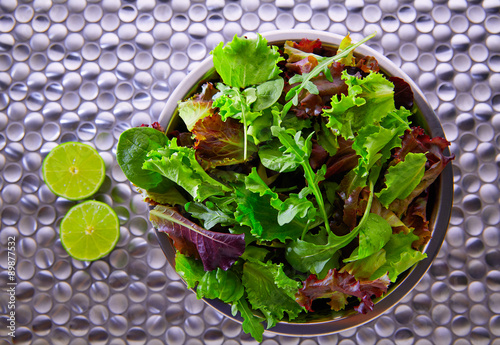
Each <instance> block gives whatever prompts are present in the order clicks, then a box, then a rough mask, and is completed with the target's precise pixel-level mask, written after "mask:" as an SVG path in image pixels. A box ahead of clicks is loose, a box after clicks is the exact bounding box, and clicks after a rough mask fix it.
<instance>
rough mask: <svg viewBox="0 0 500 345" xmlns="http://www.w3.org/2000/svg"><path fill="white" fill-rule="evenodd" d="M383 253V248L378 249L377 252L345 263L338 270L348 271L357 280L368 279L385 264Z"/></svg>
mask: <svg viewBox="0 0 500 345" xmlns="http://www.w3.org/2000/svg"><path fill="white" fill-rule="evenodd" d="M385 255H386V252H385V249H380V250H379V251H378V252H376V253H374V254H372V255H370V256H368V257H366V258H363V259H358V260H356V261H352V262H349V263H347V264H346V265H344V267H342V269H341V270H340V271H339V272H348V273H349V274H352V275H353V276H354V277H355V278H356V279H357V280H369V279H370V277H371V276H372V275H373V274H374V273H375V272H376V271H377V270H378V269H379V268H380V267H382V265H384V264H385V262H386V258H385Z"/></svg>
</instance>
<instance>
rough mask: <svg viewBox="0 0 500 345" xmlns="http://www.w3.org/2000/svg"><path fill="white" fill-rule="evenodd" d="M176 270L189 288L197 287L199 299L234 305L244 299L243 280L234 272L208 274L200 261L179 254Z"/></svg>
mask: <svg viewBox="0 0 500 345" xmlns="http://www.w3.org/2000/svg"><path fill="white" fill-rule="evenodd" d="M175 270H176V271H177V273H179V275H180V276H181V277H182V279H184V281H185V282H186V284H187V286H188V288H194V287H196V296H197V297H198V298H199V299H201V298H204V297H205V298H210V299H215V298H218V299H220V300H221V301H223V302H225V303H232V302H235V301H238V300H239V299H241V298H242V297H243V293H244V289H243V285H242V284H241V279H240V278H238V276H237V275H236V273H234V272H233V271H232V270H227V271H224V270H222V269H220V268H217V269H216V270H213V271H208V272H206V271H204V269H203V265H202V264H201V262H200V261H199V260H196V259H194V258H191V257H188V256H186V255H183V254H180V253H179V252H177V253H176V255H175Z"/></svg>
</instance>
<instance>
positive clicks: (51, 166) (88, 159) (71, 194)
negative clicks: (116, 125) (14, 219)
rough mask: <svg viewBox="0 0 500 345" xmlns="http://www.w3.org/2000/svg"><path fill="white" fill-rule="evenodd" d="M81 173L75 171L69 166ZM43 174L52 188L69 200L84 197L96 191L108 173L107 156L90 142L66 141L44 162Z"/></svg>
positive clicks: (58, 194)
mask: <svg viewBox="0 0 500 345" xmlns="http://www.w3.org/2000/svg"><path fill="white" fill-rule="evenodd" d="M72 164H73V165H75V166H78V168H79V171H80V173H79V174H78V175H74V174H71V173H70V172H69V167H70V166H71V165H72ZM42 176H43V179H44V181H45V183H46V185H47V187H49V189H50V190H51V191H52V193H54V194H55V195H57V196H60V197H63V198H66V199H68V200H82V199H86V198H88V197H90V196H92V195H94V194H95V193H96V192H97V191H98V190H99V188H100V187H101V185H102V183H103V182H104V178H105V177H106V168H105V165H104V160H103V159H102V157H101V156H100V155H99V153H98V152H97V151H96V150H95V149H94V148H93V147H92V146H90V145H87V144H83V143H79V142H66V143H62V144H60V145H58V146H56V147H55V148H53V149H52V150H51V151H50V152H49V154H48V155H47V157H45V159H44V161H43V164H42Z"/></svg>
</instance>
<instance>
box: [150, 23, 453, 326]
mask: <svg viewBox="0 0 500 345" xmlns="http://www.w3.org/2000/svg"><path fill="white" fill-rule="evenodd" d="M261 35H262V36H263V37H264V38H266V39H267V41H268V42H269V44H276V45H278V44H280V43H284V42H285V41H287V40H292V41H298V40H300V39H302V38H307V39H310V40H315V39H319V40H321V42H322V43H323V44H326V45H331V46H338V45H339V44H340V41H341V40H342V39H343V37H344V36H341V35H338V34H334V33H330V32H323V31H315V30H286V31H285V30H275V31H268V32H264V33H261ZM355 54H356V55H361V56H374V57H375V58H376V59H377V61H378V63H379V67H380V69H381V70H382V71H383V72H384V73H386V74H388V75H390V76H396V77H400V78H402V79H404V80H405V81H406V82H407V83H408V84H409V85H410V86H411V89H412V91H413V94H414V104H415V105H416V106H417V108H418V109H419V111H420V112H421V114H422V116H423V118H424V120H425V121H426V128H424V129H425V130H426V132H427V133H428V134H430V136H431V137H437V136H440V137H443V138H444V137H445V134H444V131H443V128H442V126H441V123H440V121H439V118H438V117H437V115H436V114H435V112H434V110H433V109H432V107H431V106H430V104H429V103H428V102H427V100H426V99H425V96H424V94H423V93H422V91H421V90H420V88H419V87H418V86H417V85H416V83H415V82H414V81H413V80H412V79H411V78H410V77H409V76H408V75H407V74H406V73H405V72H404V71H403V70H401V69H400V68H399V67H397V66H396V65H395V64H394V63H393V62H392V61H391V60H389V59H388V58H387V57H385V56H384V55H382V54H381V53H379V52H377V51H376V50H374V49H372V48H370V47H369V46H367V45H366V43H365V44H363V45H361V46H359V47H357V48H356V50H355ZM213 71H214V67H213V58H212V56H211V55H210V56H208V57H207V58H206V59H205V60H203V61H202V62H200V64H199V65H198V66H196V67H195V68H194V69H193V70H192V71H191V72H190V73H189V74H188V75H187V76H186V77H185V78H184V79H183V80H182V81H181V82H180V83H179V84H178V85H177V87H176V88H175V90H174V91H173V92H172V94H171V95H170V97H169V99H168V100H167V102H166V103H165V106H164V108H163V110H162V112H161V113H160V116H159V120H158V122H159V123H160V125H161V126H162V127H163V128H167V125H168V124H169V123H170V121H171V119H172V117H173V116H174V114H175V113H176V110H177V105H178V102H179V101H181V100H183V99H184V98H185V97H186V96H187V95H188V94H189V93H190V92H192V91H193V88H194V87H195V86H196V85H197V83H198V82H199V81H200V80H201V79H203V78H206V77H207V76H208V75H209V74H211V73H213ZM445 154H447V155H449V149H448V148H447V149H446V150H445ZM434 183H435V184H437V188H436V200H440V202H436V203H435V205H434V208H433V210H432V211H433V212H432V214H431V215H429V216H428V218H429V219H430V220H431V221H430V224H429V226H430V227H431V228H432V238H431V240H430V241H429V242H428V243H427V245H426V247H425V248H424V249H423V250H422V251H423V252H424V253H426V254H427V257H426V258H425V259H423V260H421V261H420V262H418V263H417V264H416V265H415V266H414V267H413V268H410V269H409V270H408V271H407V272H406V275H405V276H404V277H403V278H402V279H401V281H400V282H398V283H394V284H391V286H392V285H394V286H392V289H391V286H390V291H388V292H387V294H385V295H384V296H383V297H381V298H380V299H378V300H377V302H376V303H375V305H374V307H373V310H372V311H370V312H368V313H366V314H359V313H357V314H349V315H347V316H343V317H339V318H334V319H331V320H323V321H318V322H307V323H297V322H295V323H294V322H286V321H281V322H279V323H278V324H277V325H276V326H274V327H272V328H270V329H268V330H266V332H270V333H275V334H281V335H289V336H318V335H326V334H334V333H338V332H341V331H345V330H348V329H351V328H355V327H358V326H361V325H363V324H365V323H367V322H369V321H371V320H373V319H374V318H376V317H378V316H379V315H381V314H383V313H385V312H387V311H388V310H389V309H390V308H392V307H394V306H395V305H396V304H397V303H399V302H400V301H401V300H402V299H403V298H404V297H405V296H406V295H407V294H408V293H410V292H411V291H412V290H413V288H414V287H415V286H416V285H417V284H418V282H419V281H420V280H421V279H422V278H423V277H424V275H425V273H426V272H427V270H428V269H429V267H430V266H431V264H432V262H433V261H434V259H435V257H436V256H437V254H438V252H439V249H440V248H441V246H442V244H443V241H444V238H445V236H446V232H447V228H448V225H449V219H450V215H451V207H452V204H453V171H452V164H451V163H450V164H447V166H446V167H445V169H444V170H443V171H442V173H441V175H440V177H439V178H438V179H437V180H436V181H435V182H434ZM155 233H156V235H157V237H158V240H159V243H160V247H161V248H162V250H163V252H164V253H165V255H166V256H167V260H168V261H169V263H170V264H171V265H172V266H173V267H175V266H174V265H175V257H174V252H175V250H174V252H172V249H173V247H172V244H171V242H170V240H169V239H168V236H165V234H163V235H160V234H159V232H158V231H157V230H156V229H155ZM389 297H390V298H389ZM203 300H204V301H205V302H206V303H207V304H208V305H210V306H211V307H213V308H215V309H216V310H218V311H219V312H220V313H222V314H224V315H225V316H226V317H228V318H230V319H232V320H234V321H237V322H239V323H241V322H242V321H243V319H242V318H241V316H240V315H239V314H238V315H236V316H233V315H232V313H231V306H230V305H229V304H226V303H223V302H222V301H220V300H218V299H215V300H212V299H207V298H203Z"/></svg>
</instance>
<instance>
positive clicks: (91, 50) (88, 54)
mask: <svg viewBox="0 0 500 345" xmlns="http://www.w3.org/2000/svg"><path fill="white" fill-rule="evenodd" d="M99 55H101V48H100V47H99V45H98V44H97V43H94V42H90V43H87V44H85V45H84V46H83V49H82V57H83V58H84V59H85V60H87V61H95V60H97V58H98V57H99Z"/></svg>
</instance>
